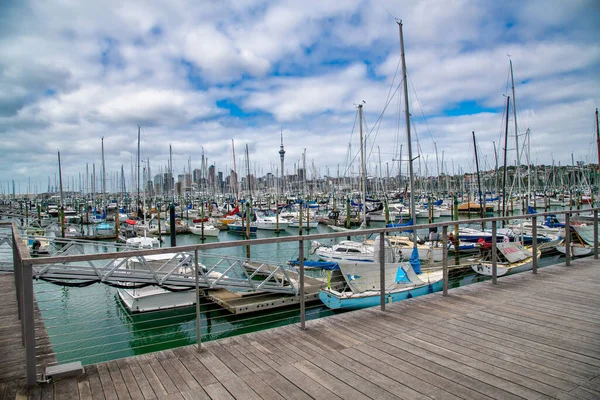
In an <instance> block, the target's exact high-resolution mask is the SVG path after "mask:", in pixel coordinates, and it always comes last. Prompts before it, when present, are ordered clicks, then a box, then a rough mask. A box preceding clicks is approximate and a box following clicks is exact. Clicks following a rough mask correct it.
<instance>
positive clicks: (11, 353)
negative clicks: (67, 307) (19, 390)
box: [0, 273, 56, 393]
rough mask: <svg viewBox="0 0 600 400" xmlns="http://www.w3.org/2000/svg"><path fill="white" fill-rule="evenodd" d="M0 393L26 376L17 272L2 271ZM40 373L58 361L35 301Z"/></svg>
mask: <svg viewBox="0 0 600 400" xmlns="http://www.w3.org/2000/svg"><path fill="white" fill-rule="evenodd" d="M0 304H1V306H0V321H1V322H0V393H2V391H3V390H4V389H5V387H6V386H7V385H9V386H11V387H15V388H16V387H17V384H18V382H19V379H21V378H24V377H25V348H24V347H23V345H22V340H21V322H20V321H19V316H18V307H17V299H16V289H15V279H14V275H13V274H12V273H11V274H7V273H0ZM34 321H35V332H36V347H37V353H38V354H37V356H38V357H37V363H38V368H37V370H38V374H41V373H42V372H43V371H44V369H45V367H46V365H48V364H50V363H56V357H55V356H54V354H53V353H52V347H51V346H50V339H49V338H48V333H47V332H46V328H45V326H44V322H43V320H42V317H41V314H40V311H39V309H38V306H37V302H35V303H34Z"/></svg>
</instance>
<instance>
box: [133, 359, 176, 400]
mask: <svg viewBox="0 0 600 400" xmlns="http://www.w3.org/2000/svg"><path fill="white" fill-rule="evenodd" d="M139 357H140V358H138V361H140V366H141V367H142V370H143V371H144V375H146V378H148V381H149V382H158V383H160V387H162V388H163V389H164V391H165V392H166V393H165V396H166V395H167V394H173V393H177V392H178V391H179V390H178V389H177V386H175V384H174V383H173V381H172V380H171V378H170V377H169V375H168V374H167V373H166V372H165V370H164V369H163V367H162V366H161V364H160V363H159V362H158V360H157V359H156V358H154V356H152V355H151V354H145V355H143V356H139ZM142 361H143V362H142ZM153 387H154V385H153ZM154 392H155V393H156V395H157V397H160V396H159V394H158V393H157V392H156V390H155V391H154Z"/></svg>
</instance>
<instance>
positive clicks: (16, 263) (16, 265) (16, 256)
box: [12, 225, 25, 345]
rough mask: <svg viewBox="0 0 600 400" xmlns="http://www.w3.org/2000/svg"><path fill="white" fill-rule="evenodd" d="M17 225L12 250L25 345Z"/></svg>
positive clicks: (13, 229) (13, 228) (13, 233)
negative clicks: (16, 234)
mask: <svg viewBox="0 0 600 400" xmlns="http://www.w3.org/2000/svg"><path fill="white" fill-rule="evenodd" d="M15 229H16V227H15V226H14V225H13V227H12V251H13V270H14V273H15V288H16V294H17V310H18V315H19V320H20V321H21V337H22V338H23V345H25V331H24V330H23V308H22V307H21V305H22V304H23V297H22V294H23V293H22V292H23V291H22V287H23V270H22V267H21V254H20V253H19V251H18V249H17V238H16V236H15Z"/></svg>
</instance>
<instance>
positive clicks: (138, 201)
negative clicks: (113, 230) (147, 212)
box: [135, 125, 141, 218]
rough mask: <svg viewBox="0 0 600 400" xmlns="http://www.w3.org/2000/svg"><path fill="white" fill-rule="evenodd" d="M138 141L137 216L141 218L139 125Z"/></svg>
mask: <svg viewBox="0 0 600 400" xmlns="http://www.w3.org/2000/svg"><path fill="white" fill-rule="evenodd" d="M137 139H138V141H137V199H136V210H135V211H136V214H137V216H138V218H139V217H140V161H141V160H140V126H139V125H138V138H137Z"/></svg>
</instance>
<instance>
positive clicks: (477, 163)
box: [473, 131, 485, 218]
mask: <svg viewBox="0 0 600 400" xmlns="http://www.w3.org/2000/svg"><path fill="white" fill-rule="evenodd" d="M473 147H474V148H475V169H476V170H477V191H478V192H479V215H481V218H485V207H484V206H483V199H482V198H481V177H480V176H479V158H478V157H477V143H476V142H475V131H473Z"/></svg>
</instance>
